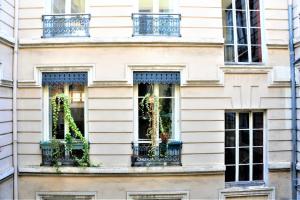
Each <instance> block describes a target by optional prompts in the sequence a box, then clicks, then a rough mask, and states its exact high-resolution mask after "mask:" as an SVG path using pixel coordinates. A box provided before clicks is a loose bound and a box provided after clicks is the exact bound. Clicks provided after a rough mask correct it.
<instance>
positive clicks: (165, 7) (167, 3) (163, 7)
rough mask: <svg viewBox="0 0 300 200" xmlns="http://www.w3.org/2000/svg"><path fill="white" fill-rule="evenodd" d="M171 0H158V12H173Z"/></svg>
mask: <svg viewBox="0 0 300 200" xmlns="http://www.w3.org/2000/svg"><path fill="white" fill-rule="evenodd" d="M172 2H173V0H160V1H159V12H161V13H172V12H173V5H172Z"/></svg>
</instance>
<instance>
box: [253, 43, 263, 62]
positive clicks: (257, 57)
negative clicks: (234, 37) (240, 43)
mask: <svg viewBox="0 0 300 200" xmlns="http://www.w3.org/2000/svg"><path fill="white" fill-rule="evenodd" d="M251 51H252V62H262V52H261V46H251Z"/></svg>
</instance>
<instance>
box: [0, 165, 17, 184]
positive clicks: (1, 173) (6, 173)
mask: <svg viewBox="0 0 300 200" xmlns="http://www.w3.org/2000/svg"><path fill="white" fill-rule="evenodd" d="M12 174H14V168H13V167H10V168H8V169H4V170H3V171H0V181H1V180H3V179H5V178H7V177H9V176H10V175H12Z"/></svg>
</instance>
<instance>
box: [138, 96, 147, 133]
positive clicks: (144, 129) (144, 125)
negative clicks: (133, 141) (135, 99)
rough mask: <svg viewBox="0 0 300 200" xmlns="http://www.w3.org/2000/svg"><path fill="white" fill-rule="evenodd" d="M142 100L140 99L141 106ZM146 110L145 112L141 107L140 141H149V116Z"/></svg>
mask: <svg viewBox="0 0 300 200" xmlns="http://www.w3.org/2000/svg"><path fill="white" fill-rule="evenodd" d="M141 101H142V98H139V105H140V103H141ZM147 114H148V113H147V111H146V109H145V110H144V111H143V110H142V109H141V107H140V106H139V139H149V137H148V136H147V130H148V127H149V116H148V115H147Z"/></svg>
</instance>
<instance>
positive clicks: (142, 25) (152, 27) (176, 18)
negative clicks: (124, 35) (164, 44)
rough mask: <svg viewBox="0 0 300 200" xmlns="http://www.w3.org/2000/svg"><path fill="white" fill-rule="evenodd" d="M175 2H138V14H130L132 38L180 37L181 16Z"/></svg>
mask: <svg viewBox="0 0 300 200" xmlns="http://www.w3.org/2000/svg"><path fill="white" fill-rule="evenodd" d="M175 8H176V1H175V0H139V4H138V13H133V14H132V20H133V36H173V37H180V36H181V35H180V20H181V15H180V14H176V13H175V12H176V9H175Z"/></svg>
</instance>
